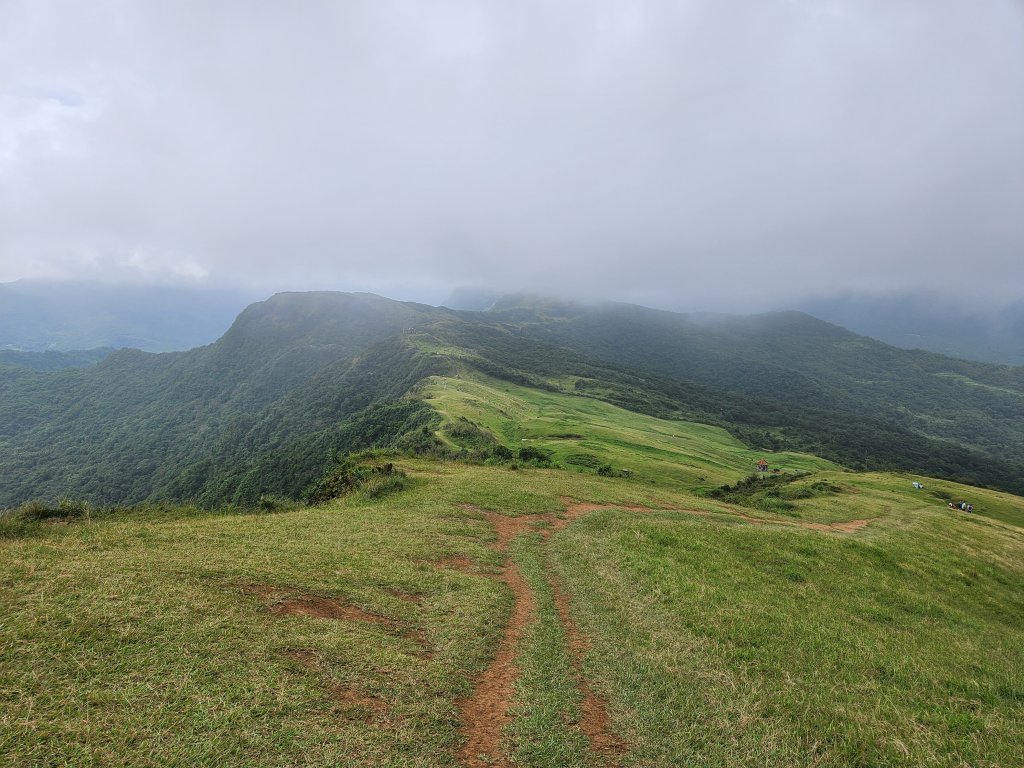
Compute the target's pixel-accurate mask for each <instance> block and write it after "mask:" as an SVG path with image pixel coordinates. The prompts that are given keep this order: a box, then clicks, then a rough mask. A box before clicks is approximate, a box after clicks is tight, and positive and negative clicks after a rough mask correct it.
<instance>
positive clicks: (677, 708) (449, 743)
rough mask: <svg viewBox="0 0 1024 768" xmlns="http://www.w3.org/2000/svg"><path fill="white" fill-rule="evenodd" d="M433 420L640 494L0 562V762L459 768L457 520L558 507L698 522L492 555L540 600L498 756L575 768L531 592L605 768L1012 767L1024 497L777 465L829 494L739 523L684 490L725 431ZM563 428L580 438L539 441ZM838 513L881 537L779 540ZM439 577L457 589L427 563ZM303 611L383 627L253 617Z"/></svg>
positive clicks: (482, 621)
mask: <svg viewBox="0 0 1024 768" xmlns="http://www.w3.org/2000/svg"><path fill="white" fill-rule="evenodd" d="M428 394H429V395H431V398H432V402H434V403H435V405H436V406H437V407H438V408H440V409H441V410H442V411H443V412H444V413H445V414H446V415H448V416H450V417H453V418H454V417H457V416H459V415H468V416H470V417H471V418H473V419H474V420H476V421H479V422H481V423H484V424H486V425H488V426H489V427H490V428H492V429H493V430H494V431H495V432H496V434H499V435H501V436H502V437H503V438H505V439H506V440H508V441H509V443H511V442H512V441H514V440H516V439H518V440H520V441H521V440H522V439H523V438H524V437H526V438H527V439H530V440H535V441H536V442H537V443H538V444H541V445H545V446H550V447H552V448H553V449H554V450H556V452H557V454H558V456H559V457H560V458H564V457H565V456H567V455H568V454H570V453H572V452H579V451H581V450H585V451H588V452H593V453H595V455H600V456H601V457H605V458H607V459H608V460H609V461H610V462H611V463H613V464H615V465H616V466H619V465H625V466H629V467H630V468H632V469H633V470H634V476H633V477H632V478H602V477H598V476H596V475H595V474H593V473H592V471H583V472H572V471H563V470H536V469H528V470H527V469H524V470H520V471H518V472H512V471H509V469H508V468H503V467H481V466H466V465H458V464H448V463H439V462H430V461H416V462H412V461H409V462H406V463H405V465H406V468H407V469H408V470H409V472H410V475H411V477H412V479H413V486H412V488H411V490H408V491H405V492H403V493H401V494H399V495H397V496H393V497H389V498H387V499H385V500H383V501H379V502H370V501H367V500H365V499H361V498H358V497H355V498H350V499H348V500H346V501H343V502H337V503H335V504H333V505H331V506H328V507H325V508H321V509H301V510H298V511H293V512H286V513H280V514H275V515H263V516H241V515H234V516H232V515H213V514H198V513H194V514H190V513H187V512H186V511H180V510H178V511H169V512H164V513H161V512H158V511H154V512H151V513H149V514H147V515H144V516H143V517H142V518H141V519H127V518H113V519H102V520H97V521H92V522H88V523H78V524H73V525H62V524H50V525H45V526H41V527H39V528H38V529H37V530H36V531H35V532H33V533H32V534H31V535H28V536H22V537H20V538H13V539H7V540H3V539H0V550H2V557H0V603H2V604H3V606H4V611H3V612H2V614H0V763H2V764H25V765H66V764H76V765H77V764H90V762H92V763H93V764H97V765H154V766H155V765H190V766H195V765H208V766H230V765H239V766H241V765H275V766H277V765H280V766H285V765H305V766H326V765H336V764H344V765H394V766H399V765H401V766H420V765H422V766H432V765H454V764H456V763H455V758H454V754H455V752H456V750H457V748H458V744H459V737H458V731H457V728H458V717H457V708H456V702H457V700H458V698H459V697H460V696H463V695H466V694H467V693H468V692H469V691H470V690H471V681H472V679H473V677H474V676H475V674H476V673H477V672H478V671H479V670H480V669H482V668H483V666H485V665H486V663H487V661H488V659H489V656H490V653H491V652H492V650H493V648H494V646H495V644H496V643H497V640H498V637H499V634H500V631H501V626H502V624H503V622H504V621H505V618H506V617H507V616H508V613H509V610H510V596H509V594H508V592H507V590H506V589H505V587H504V585H502V584H501V583H500V582H497V581H494V580H493V579H491V578H488V577H487V574H488V572H491V571H493V568H494V566H496V565H497V564H498V559H497V555H496V554H495V553H494V552H493V551H491V550H490V549H488V548H487V546H486V545H487V543H488V542H489V541H491V540H492V538H493V533H492V531H491V529H490V527H489V526H488V525H487V524H486V522H485V521H483V520H480V519H479V517H478V515H477V514H476V513H474V512H472V511H469V510H467V509H466V508H464V506H463V505H465V504H475V505H479V506H481V507H484V508H489V509H493V510H497V511H500V512H504V513H507V514H518V513H526V512H556V511H558V510H559V509H561V507H562V502H561V501H560V499H561V498H563V497H571V498H575V499H580V500H587V501H594V502H602V503H616V504H627V503H641V504H645V505H650V506H653V507H658V508H661V509H668V508H674V509H677V510H701V511H703V512H705V513H707V514H706V515H704V516H697V515H694V514H692V513H690V512H684V511H661V512H654V513H648V514H642V513H636V512H627V511H624V510H622V511H616V510H608V511H601V512H596V513H594V514H593V515H592V516H590V517H588V518H586V519H584V520H580V521H578V522H575V523H573V524H572V525H570V526H569V527H567V528H566V529H564V530H562V531H560V532H558V533H556V534H554V535H553V536H552V538H551V539H550V540H549V541H548V542H547V543H544V544H543V545H542V543H541V542H540V541H539V539H537V538H536V537H524V538H520V539H519V540H518V541H517V542H515V543H514V544H513V547H512V549H511V556H512V557H513V558H514V559H515V560H516V562H517V563H518V564H519V566H520V569H521V570H522V572H523V573H524V576H525V578H526V579H527V580H528V581H529V582H530V584H531V586H532V588H533V590H534V592H535V595H536V596H537V597H538V623H537V624H536V625H534V626H533V627H532V628H531V631H530V632H528V633H527V635H526V636H524V647H525V648H526V649H528V650H529V652H530V657H529V659H528V660H526V661H525V662H524V664H523V674H522V677H521V678H520V680H519V684H518V686H519V687H518V690H517V694H516V700H515V702H516V706H517V709H516V711H517V712H518V713H520V715H521V717H520V718H519V719H517V720H515V721H513V723H512V726H511V727H510V729H509V731H508V734H507V740H508V748H509V750H510V751H511V752H512V753H514V754H516V755H518V756H519V757H520V758H522V764H525V765H536V766H540V765H565V764H570V765H573V764H580V765H583V764H586V762H587V760H588V758H587V756H586V754H585V751H584V750H583V748H582V745H581V743H580V741H579V734H578V733H577V732H576V731H574V730H573V729H572V728H567V727H565V723H566V722H569V723H571V722H572V720H573V717H574V714H575V709H574V708H575V707H576V706H577V701H576V700H575V698H574V696H573V695H572V691H571V690H568V689H569V688H571V686H568V685H567V683H568V680H569V677H570V673H569V671H568V666H567V664H568V662H567V659H566V657H565V651H564V637H563V636H562V635H561V634H560V629H559V627H558V625H557V622H555V621H554V614H553V608H552V606H551V603H550V600H551V598H550V594H549V593H548V592H547V591H546V587H545V574H547V575H548V576H554V577H555V578H556V579H557V581H558V582H560V583H561V584H563V585H564V586H565V588H566V589H567V591H568V593H569V595H570V596H571V609H572V613H573V616H574V617H575V619H576V622H577V624H579V626H580V628H581V629H582V630H583V631H584V633H585V634H586V635H587V636H589V638H590V641H591V645H590V650H589V651H588V652H587V655H586V657H585V659H584V670H585V672H586V675H587V678H588V680H589V682H590V685H591V688H593V689H594V690H596V691H597V692H599V693H601V694H603V695H604V696H605V697H606V698H607V699H608V706H609V711H610V714H611V717H612V728H613V730H614V731H615V732H616V733H617V734H618V735H620V736H621V737H622V738H624V739H625V740H626V741H627V742H628V743H629V745H630V747H631V752H630V753H629V754H628V755H627V756H626V757H625V758H624V764H626V765H633V766H675V765H683V764H686V765H721V766H726V765H730V766H731V765H759V766H763V765H769V766H775V765H778V766H783V765H806V764H817V765H830V766H847V765H857V764H860V765H950V766H952V765H961V764H964V763H967V764H972V765H988V766H996V765H998V766H1011V765H1014V764H1015V762H1014V761H1015V760H1016V758H1017V756H1019V755H1020V754H1021V753H1022V752H1024V727H1022V726H1021V723H1022V722H1024V665H1022V664H1021V663H1020V659H1021V658H1022V657H1024V631H1022V627H1024V602H1022V599H1021V595H1022V594H1024V531H1022V529H1021V528H1018V527H1015V526H1013V525H1010V524H1009V523H1008V522H1005V521H1016V522H1017V523H1018V525H1019V524H1020V523H1021V522H1024V502H1022V501H1021V500H1020V499H1017V498H1014V497H1010V496H1006V495H1004V494H998V493H995V492H989V491H980V490H978V489H973V488H964V487H958V486H954V485H953V484H948V483H941V484H939V483H933V482H931V481H929V480H925V483H926V489H925V490H924V491H915V490H914V489H913V488H911V487H910V479H909V478H907V477H899V476H893V475H887V474H864V475H860V474H851V473H847V472H843V471H841V470H839V469H838V468H835V467H833V466H831V465H829V464H828V463H827V462H820V461H819V460H816V459H814V458H813V457H800V456H789V457H785V458H781V457H769V458H770V459H772V460H773V461H774V460H779V461H782V462H783V463H785V464H786V465H787V466H790V465H791V466H793V467H794V468H795V467H797V466H800V467H802V468H808V469H810V468H814V467H817V468H818V469H819V470H820V472H821V477H822V478H825V479H828V480H829V481H830V482H833V483H836V484H839V485H840V486H841V487H842V488H843V489H844V492H843V493H840V494H838V495H832V496H828V497H824V498H810V499H803V500H797V501H794V507H795V508H794V509H793V510H790V511H789V513H788V514H787V515H786V516H779V517H778V518H777V519H778V520H779V521H780V522H781V523H784V524H788V525H783V524H780V525H772V524H768V525H755V524H752V523H750V522H747V521H744V520H743V519H742V518H741V517H740V516H739V514H746V515H751V516H757V517H761V518H764V519H772V518H775V517H776V516H773V515H770V514H768V513H764V512H760V511H756V510H751V509H740V508H737V507H734V506H732V505H729V504H724V503H721V502H717V501H714V500H711V499H704V498H700V497H695V496H693V495H692V494H691V493H689V492H688V491H687V489H686V488H687V484H690V485H691V486H692V485H693V484H702V482H703V481H699V477H701V476H703V477H705V478H706V482H707V483H718V482H726V481H734V480H735V479H738V478H739V477H741V476H742V475H744V474H746V473H747V472H748V470H749V467H750V462H751V460H752V459H753V458H755V455H754V454H751V453H750V452H749V451H747V450H746V449H744V448H742V446H740V445H738V444H737V443H735V441H733V440H731V438H729V437H728V436H726V435H725V434H724V433H721V432H719V431H718V430H713V429H710V428H707V427H702V426H695V425H687V424H681V423H674V422H659V421H658V420H655V419H649V420H648V419H645V418H644V417H638V416H636V415H635V414H628V413H627V412H624V411H619V410H618V409H615V408H614V407H612V406H608V405H606V404H603V403H599V402H597V401H591V400H587V399H585V398H573V397H569V396H564V395H557V394H548V393H537V392H534V391H531V390H519V389H517V388H515V387H511V386H508V385H503V384H502V385H495V384H494V383H492V382H487V381H465V380H449V381H448V382H447V387H446V385H445V382H444V380H441V379H432V380H431V383H430V385H429V391H428ZM501 411H505V412H506V414H509V416H511V417H512V418H511V419H510V418H509V417H508V416H505V415H503V414H502V413H501ZM511 421H515V422H516V425H517V426H516V429H515V430H513V429H512V427H511V426H510V424H509V422H511ZM503 430H509V432H508V433H507V434H506V432H505V431H503ZM569 432H571V433H574V434H582V435H584V437H583V438H582V439H578V438H574V439H552V438H551V437H550V435H551V434H552V433H554V434H559V433H562V434H565V433H569ZM582 443H586V444H587V445H585V446H584V445H582ZM666 451H668V452H675V453H676V461H678V462H679V464H678V467H677V468H675V469H673V468H672V464H673V460H672V459H671V458H670V457H669V456H666V455H665V452H666ZM758 455H759V454H758ZM695 478H697V480H696V482H695ZM933 490H938V491H940V492H941V491H946V492H948V493H950V494H953V495H957V496H961V495H962V496H964V497H965V498H970V499H971V500H973V501H974V503H975V505H976V509H977V510H978V511H979V512H982V513H985V514H986V515H989V517H984V516H981V515H974V516H967V515H964V514H961V513H959V512H954V511H952V510H949V509H947V508H946V507H945V504H944V502H943V501H942V500H941V499H939V498H938V497H937V496H935V495H932V491H933ZM852 518H874V522H872V523H871V525H869V526H868V527H866V528H863V529H861V530H860V531H858V532H856V533H853V534H833V533H822V532H819V531H812V530H804V529H801V528H797V527H794V526H793V523H804V522H832V521H836V520H849V519H852ZM995 518H1001V519H995ZM452 555H465V556H467V557H469V558H471V560H472V562H473V563H474V564H475V565H474V566H473V568H472V569H471V571H470V572H469V573H459V572H456V571H454V570H451V569H440V570H439V569H437V568H435V567H433V566H432V565H431V564H430V561H435V560H438V559H441V558H444V557H449V556H452ZM251 584H260V585H269V586H271V587H274V588H276V589H277V590H278V591H277V592H276V593H275V597H274V598H260V597H259V596H258V595H254V594H250V593H247V592H245V591H244V590H243V587H244V586H245V585H251ZM300 594H314V595H318V596H341V597H344V598H345V599H347V600H348V601H349V602H351V603H353V604H355V605H357V606H359V607H360V608H362V609H364V610H366V611H369V612H372V613H373V614H376V615H379V616H382V617H386V618H387V619H388V620H390V621H391V622H393V624H390V625H382V624H379V623H367V622H365V621H353V620H339V621H335V620H327V619H316V618H309V617H302V616H287V617H277V616H274V615H271V614H270V613H268V612H267V610H266V609H265V607H264V604H265V603H266V602H267V601H268V599H270V600H272V599H279V598H286V597H288V596H289V595H292V596H294V595H300ZM403 596H404V597H405V598H406V599H403ZM409 596H415V597H416V601H412V600H410V599H408V597H409ZM427 651H429V653H427ZM360 697H363V698H364V699H365V697H370V698H369V699H366V700H364V701H363V702H362V703H359V698H360Z"/></svg>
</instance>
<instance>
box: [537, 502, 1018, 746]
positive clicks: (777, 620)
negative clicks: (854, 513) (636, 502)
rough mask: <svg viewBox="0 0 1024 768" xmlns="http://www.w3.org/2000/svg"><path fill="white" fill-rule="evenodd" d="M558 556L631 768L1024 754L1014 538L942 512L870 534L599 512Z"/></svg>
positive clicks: (565, 540) (572, 533)
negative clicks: (962, 524)
mask: <svg viewBox="0 0 1024 768" xmlns="http://www.w3.org/2000/svg"><path fill="white" fill-rule="evenodd" d="M967 542H970V543H969V544H968V543H967ZM553 544H554V546H555V548H556V550H555V551H556V553H557V563H558V567H559V574H560V577H561V578H563V579H564V580H565V581H566V583H567V584H568V585H569V588H570V591H571V593H572V594H573V595H575V596H576V601H575V607H576V609H577V610H578V611H579V612H580V614H581V615H582V621H581V624H582V626H583V627H584V629H585V631H586V632H588V633H589V634H590V635H591V637H592V638H594V639H595V643H594V651H593V659H592V664H591V665H590V667H589V670H590V672H591V673H592V674H593V675H594V676H595V677H596V678H597V679H598V680H599V681H602V682H603V684H604V686H605V687H606V688H607V689H608V690H612V691H614V692H615V696H614V703H615V705H616V709H615V715H616V716H617V718H618V719H619V721H620V722H621V723H622V725H623V727H624V728H625V732H626V733H627V734H628V738H629V741H630V742H631V744H633V747H634V749H633V753H632V755H631V758H630V761H629V762H628V763H627V764H629V765H666V766H667V765H706V766H730V765H779V766H782V765H808V764H814V765H834V766H850V765H865V766H866V765H950V766H952V765H964V764H967V765H987V766H995V765H1001V766H1010V765H1015V764H1017V761H1018V760H1019V757H1020V755H1021V754H1024V728H1022V727H1021V725H1020V724H1021V723H1022V722H1024V665H1022V663H1021V661H1020V659H1021V658H1022V655H1024V632H1022V627H1024V623H1022V621H1024V599H1022V597H1021V596H1022V595H1024V559H1022V558H1021V557H1020V555H1021V554H1022V538H1021V536H1020V534H1019V533H1013V532H1008V531H1005V530H996V529H993V528H986V529H979V528H977V527H974V526H968V527H966V528H964V529H960V530H958V529H956V528H955V527H954V526H951V525H950V519H949V518H948V517H946V516H944V515H943V514H942V513H941V512H930V513H926V514H921V515H920V516H919V517H918V518H917V519H916V520H914V521H913V523H911V524H907V525H905V527H902V528H898V529H894V530H889V531H886V532H885V533H883V534H877V533H876V534H875V535H872V536H870V537H868V538H860V537H856V536H854V537H846V538H839V537H836V536H834V535H822V534H819V533H816V532H809V531H807V532H805V531H792V530H784V529H779V528H772V527H753V526H747V525H708V524H707V523H706V522H704V521H701V520H694V519H692V518H688V517H684V516H678V515H673V514H671V513H663V514H659V515H657V516H655V517H638V516H633V515H625V514H610V513H601V514H600V516H595V517H592V518H590V519H588V520H586V521H584V522H581V523H580V524H579V525H577V526H574V527H572V528H570V529H568V530H566V531H565V532H563V533H561V534H560V535H559V536H558V537H556V539H555V541H554V542H553ZM983 552H984V554H982V553H983ZM1010 552H1013V553H1015V554H1013V555H1010Z"/></svg>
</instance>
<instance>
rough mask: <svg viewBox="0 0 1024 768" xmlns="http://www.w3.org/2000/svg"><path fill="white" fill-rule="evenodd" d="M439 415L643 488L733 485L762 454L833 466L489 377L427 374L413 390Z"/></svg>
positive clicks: (798, 466)
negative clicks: (619, 475) (621, 473)
mask: <svg viewBox="0 0 1024 768" xmlns="http://www.w3.org/2000/svg"><path fill="white" fill-rule="evenodd" d="M421 394H422V395H423V396H424V397H425V399H426V401H427V402H428V403H430V404H431V405H432V406H433V407H434V408H435V409H437V410H438V411H439V412H440V413H441V414H442V416H443V417H445V418H446V419H447V420H454V419H457V418H459V417H460V416H461V417H465V418H467V419H469V420H471V421H473V422H475V423H477V424H479V425H480V426H483V427H485V428H486V429H488V430H489V431H490V432H492V433H493V434H494V435H495V436H496V437H498V439H499V440H501V441H502V442H504V443H505V444H506V445H507V446H508V447H510V448H512V449H513V450H518V449H519V447H521V446H523V445H531V446H535V447H540V448H544V449H547V450H550V451H552V459H553V460H554V461H555V462H556V463H560V464H564V465H565V466H567V467H569V468H573V467H579V466H580V465H574V464H572V462H571V457H573V456H580V455H589V456H593V457H596V458H597V459H598V460H599V461H600V462H601V463H602V464H611V465H612V466H613V467H614V468H616V469H628V470H630V471H632V472H633V476H634V477H635V478H636V479H638V480H640V481H642V482H644V483H645V484H648V485H650V486H664V487H667V488H674V489H684V488H685V489H692V488H694V487H697V486H708V487H711V486H716V485H721V484H722V483H726V482H733V481H735V480H737V479H739V478H741V477H743V476H744V475H747V474H750V473H751V472H753V471H754V470H755V468H756V467H755V464H756V462H757V460H758V459H759V458H762V457H764V458H765V459H767V460H768V462H769V464H770V465H771V466H773V467H778V468H780V469H784V470H786V471H790V472H793V471H809V470H822V469H829V468H835V465H834V464H832V463H831V462H829V461H825V460H823V459H819V458H817V457H815V456H808V455H806V454H799V453H792V452H780V453H770V452H769V453H765V452H760V451H753V450H751V449H749V448H747V447H746V446H744V445H743V444H742V443H741V442H739V441H738V440H736V439H735V438H733V437H732V436H730V435H729V434H728V433H727V432H726V431H725V430H723V429H720V428H718V427H712V426H708V425H706V424H695V423H692V422H683V421H666V420H664V419H657V418H654V417H651V416H644V415H642V414H637V413H632V412H630V411H627V410H624V409H622V408H618V407H616V406H614V405H610V404H608V403H605V402H603V401H601V400H594V399H590V398H585V397H578V396H574V395H567V394H563V393H559V392H545V391H541V390H537V389H530V388H527V387H520V386H517V385H515V384H509V383H507V382H503V381H498V380H496V379H489V378H486V377H483V376H479V375H478V376H474V377H472V378H459V379H452V378H445V377H436V376H435V377H431V378H430V379H428V380H427V382H426V384H425V385H424V386H423V388H422V390H421Z"/></svg>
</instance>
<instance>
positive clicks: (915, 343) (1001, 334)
mask: <svg viewBox="0 0 1024 768" xmlns="http://www.w3.org/2000/svg"><path fill="white" fill-rule="evenodd" d="M797 306H798V308H799V309H801V310H803V311H804V312H807V313H808V314H810V315H814V316H815V317H819V318H821V319H822V320H827V321H828V322H830V323H835V324H836V325H841V326H842V327H844V328H848V329H849V330H851V331H854V332H855V333H859V334H862V335H864V336H870V337H871V338H873V339H878V340H879V341H884V342H885V343H886V344H892V345H893V346H894V347H901V348H903V349H925V350H928V351H930V352H938V353H940V354H943V355H949V356H950V357H961V358H963V359H965V360H978V361H981V362H987V363H1000V364H1003V365H1024V301H1018V302H1015V303H1011V304H1007V305H1002V306H997V307H990V306H987V305H979V304H977V303H975V302H971V301H966V300H964V299H962V298H960V297H958V296H957V295H956V293H955V292H953V291H951V292H950V294H949V295H947V296H938V295H935V294H914V293H907V294H898V295H892V296H872V295H867V294H860V295H846V296H833V297H830V298H818V299H808V300H804V301H802V302H799V303H798V304H797Z"/></svg>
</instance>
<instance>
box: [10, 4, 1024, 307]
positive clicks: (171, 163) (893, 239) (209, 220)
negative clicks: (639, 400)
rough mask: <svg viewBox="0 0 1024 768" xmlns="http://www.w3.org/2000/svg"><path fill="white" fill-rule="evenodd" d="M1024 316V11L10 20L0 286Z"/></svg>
mask: <svg viewBox="0 0 1024 768" xmlns="http://www.w3.org/2000/svg"><path fill="white" fill-rule="evenodd" d="M38 277H47V278H52V277H56V278H87V279H105V280H116V281H121V280H125V281H143V282H159V281H167V280H185V281H197V282H203V283H208V284H211V285H237V284H250V285H251V284H256V285H257V287H260V288H263V287H265V288H266V289H267V290H277V289H283V288H289V289H307V288H340V289H370V290H376V291H378V292H382V293H385V294H389V295H393V296H396V297H399V298H417V299H421V300H427V301H434V302H437V301H440V300H441V299H443V298H444V297H445V296H446V295H447V293H448V291H449V289H450V288H451V287H452V286H454V285H484V286H493V287H496V288H499V289H532V290H535V291H542V292H544V293H562V294H572V295H589V296H600V297H605V298H612V299H620V300H629V301H640V302H643V303H649V304H655V305H659V306H666V307H670V308H681V309H686V308H715V307H720V308H727V309H742V308H744V307H748V308H751V309H758V308H765V307H768V306H780V305H782V304H784V303H785V302H786V301H789V300H790V299H791V298H795V297H798V296H800V295H802V294H807V293H829V292H832V291H843V290H861V289H869V290H878V291H887V290H894V289H903V288H907V287H909V286H914V287H918V288H920V289H922V290H924V289H934V290H938V291H940V292H944V293H948V294H949V295H950V296H951V297H952V296H959V295H967V296H970V297H972V299H973V298H976V297H986V296H987V297H990V298H991V299H992V300H995V301H1002V300H1005V299H1008V298H1021V297H1022V296H1024V2H1022V0H741V1H734V0H707V1H706V2H704V1H700V0H674V1H670V2H641V1H637V2H627V0H615V1H612V0H607V1H606V0H559V2H550V0H544V1H537V2H534V1H533V0H490V1H489V2H487V1H483V0H437V1H436V2H416V1H414V0H407V1H406V2H391V1H389V0H368V1H367V2H357V1H356V0H349V1H348V2H328V0H322V1H321V2H301V1H298V2H289V3H281V2H269V1H268V2H258V1H256V0H239V1H238V2H229V1H224V2H209V0H201V1H198V2H182V1H178V2H174V3H153V2H122V1H120V0H90V2H84V3H83V2H78V1H77V0H69V1H68V2H49V0H0V281H9V280H15V279H19V278H38Z"/></svg>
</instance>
